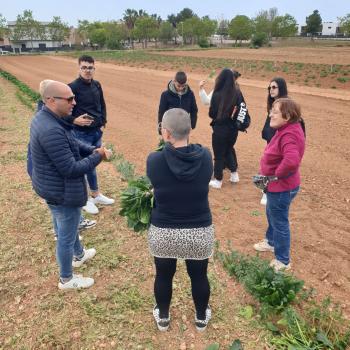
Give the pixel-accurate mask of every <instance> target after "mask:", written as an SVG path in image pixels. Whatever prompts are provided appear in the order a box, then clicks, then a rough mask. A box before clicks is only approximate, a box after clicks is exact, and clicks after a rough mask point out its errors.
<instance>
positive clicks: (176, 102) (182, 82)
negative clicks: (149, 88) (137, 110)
mask: <svg viewBox="0 0 350 350" xmlns="http://www.w3.org/2000/svg"><path fill="white" fill-rule="evenodd" d="M171 108H182V109H184V110H185V111H186V112H187V113H189V115H190V118H191V128H192V129H194V128H195V127H196V124H197V114H198V107H197V103H196V98H195V96H194V93H193V91H192V90H191V89H190V87H189V86H188V84H187V75H186V73H185V72H177V73H176V74H175V78H174V79H173V80H170V81H169V83H168V88H167V89H166V90H165V91H163V92H162V95H161V96H160V102H159V109H158V124H159V123H161V121H162V119H163V115H164V113H165V112H166V111H167V110H169V109H171ZM159 134H161V130H160V129H159Z"/></svg>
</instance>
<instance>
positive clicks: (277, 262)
mask: <svg viewBox="0 0 350 350" xmlns="http://www.w3.org/2000/svg"><path fill="white" fill-rule="evenodd" d="M270 118H271V120H270V126H271V127H272V128H274V129H276V133H275V135H274V136H273V137H272V139H271V141H270V143H268V144H267V146H266V148H265V150H264V154H263V156H262V158H261V161H260V174H261V175H265V176H269V178H270V182H269V183H268V185H267V205H266V216H267V221H268V228H267V231H266V238H265V239H264V240H263V241H261V242H259V243H257V244H255V245H254V248H255V249H256V250H257V251H260V252H265V251H271V252H274V253H275V259H273V260H272V261H271V263H270V266H272V267H273V268H274V269H275V270H276V271H280V270H289V269H290V267H291V264H290V229H289V217H288V216H289V206H290V204H291V202H292V200H293V199H294V197H295V196H296V194H297V193H298V191H299V186H300V173H299V167H300V163H301V160H302V158H303V155H304V150H305V127H304V121H303V119H302V118H301V112H300V107H299V106H298V105H297V104H296V103H295V102H294V101H293V100H291V99H290V98H279V99H277V100H276V101H275V102H274V103H273V105H272V110H271V112H270Z"/></svg>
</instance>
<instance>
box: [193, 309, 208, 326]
mask: <svg viewBox="0 0 350 350" xmlns="http://www.w3.org/2000/svg"><path fill="white" fill-rule="evenodd" d="M210 319H211V308H210V306H209V305H208V306H207V309H206V310H205V320H199V319H198V318H197V314H196V316H195V318H194V323H195V325H196V328H197V331H199V332H203V331H205V329H206V328H207V326H208V323H209V321H210Z"/></svg>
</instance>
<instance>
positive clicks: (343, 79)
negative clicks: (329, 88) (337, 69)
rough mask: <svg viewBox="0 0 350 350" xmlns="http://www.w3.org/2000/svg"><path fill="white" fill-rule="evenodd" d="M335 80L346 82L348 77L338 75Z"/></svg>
mask: <svg viewBox="0 0 350 350" xmlns="http://www.w3.org/2000/svg"><path fill="white" fill-rule="evenodd" d="M337 80H338V81H339V82H340V83H346V82H348V81H349V80H350V78H348V77H339V78H338V79H337Z"/></svg>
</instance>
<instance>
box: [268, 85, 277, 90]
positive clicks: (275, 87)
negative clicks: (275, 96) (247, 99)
mask: <svg viewBox="0 0 350 350" xmlns="http://www.w3.org/2000/svg"><path fill="white" fill-rule="evenodd" d="M275 89H278V86H276V85H272V86H269V87H268V88H267V90H269V91H270V90H275Z"/></svg>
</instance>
